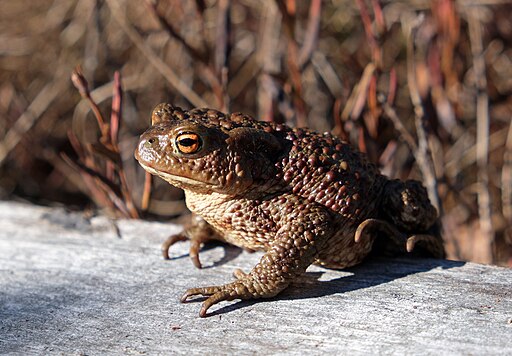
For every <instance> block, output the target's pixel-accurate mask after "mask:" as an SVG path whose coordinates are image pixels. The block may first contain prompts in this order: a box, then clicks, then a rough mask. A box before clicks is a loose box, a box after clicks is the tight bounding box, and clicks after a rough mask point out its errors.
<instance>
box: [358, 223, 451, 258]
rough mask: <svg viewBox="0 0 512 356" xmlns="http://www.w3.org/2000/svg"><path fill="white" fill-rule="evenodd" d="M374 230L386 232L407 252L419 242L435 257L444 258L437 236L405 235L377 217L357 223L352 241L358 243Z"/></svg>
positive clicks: (441, 245) (440, 241)
mask: <svg viewBox="0 0 512 356" xmlns="http://www.w3.org/2000/svg"><path fill="white" fill-rule="evenodd" d="M376 231H380V232H382V233H384V234H386V235H387V236H388V237H389V238H391V239H392V240H393V241H395V242H396V243H397V244H398V245H399V246H401V247H405V250H406V251H407V252H412V251H413V250H414V247H415V246H416V244H417V243H418V242H419V245H420V246H422V247H423V248H424V249H426V250H427V251H428V252H429V253H430V254H431V255H432V256H434V257H437V258H444V256H445V255H444V248H443V243H442V240H441V239H440V238H439V237H437V236H435V235H430V234H416V235H411V236H407V235H405V234H404V233H402V232H400V231H399V230H398V229H397V228H396V227H394V226H393V225H391V224H390V223H388V222H387V221H384V220H379V219H366V220H365V221H363V222H362V223H361V224H359V226H358V227H357V230H356V233H355V235H354V241H355V242H356V243H358V242H360V241H361V240H362V239H363V238H370V236H371V235H372V232H376Z"/></svg>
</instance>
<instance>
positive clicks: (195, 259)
mask: <svg viewBox="0 0 512 356" xmlns="http://www.w3.org/2000/svg"><path fill="white" fill-rule="evenodd" d="M186 240H188V237H187V236H186V235H185V234H177V235H171V236H169V238H168V239H167V240H165V242H164V243H163V244H162V256H163V257H164V259H165V260H169V259H170V258H169V249H170V248H171V246H172V245H174V244H175V243H176V242H181V241H186ZM201 243H202V241H201V240H198V239H191V240H190V250H189V256H190V259H191V260H192V263H193V264H194V266H196V268H199V269H201V268H202V265H201V261H199V250H200V249H201Z"/></svg>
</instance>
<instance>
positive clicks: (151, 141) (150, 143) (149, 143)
mask: <svg viewBox="0 0 512 356" xmlns="http://www.w3.org/2000/svg"><path fill="white" fill-rule="evenodd" d="M156 144H158V139H157V138H156V137H151V138H149V139H148V140H146V141H145V142H144V147H146V148H151V147H152V146H154V145H156Z"/></svg>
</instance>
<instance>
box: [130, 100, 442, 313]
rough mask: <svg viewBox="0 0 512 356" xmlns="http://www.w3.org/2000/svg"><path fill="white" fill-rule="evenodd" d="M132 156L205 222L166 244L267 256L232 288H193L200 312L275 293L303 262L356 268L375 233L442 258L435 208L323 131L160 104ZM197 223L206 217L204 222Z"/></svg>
mask: <svg viewBox="0 0 512 356" xmlns="http://www.w3.org/2000/svg"><path fill="white" fill-rule="evenodd" d="M135 157H136V158H137V160H138V161H139V163H140V164H141V165H142V167H144V169H145V170H147V171H148V172H150V173H152V174H155V175H158V176H159V177H161V178H163V179H165V180H166V181H168V182H169V183H170V184H172V185H174V186H176V187H179V188H181V189H183V190H184V191H185V197H186V204H187V206H188V207H189V209H190V210H191V211H192V212H193V213H195V214H196V215H197V216H199V217H201V218H202V219H197V220H196V223H195V225H193V226H191V227H190V228H188V229H186V230H185V231H184V232H183V233H182V234H180V235H176V236H172V237H171V238H170V239H169V240H168V242H167V243H166V244H164V254H166V253H167V250H168V248H169V247H170V246H171V245H172V244H173V243H175V242H176V241H181V240H185V239H190V240H191V248H190V255H191V257H192V260H193V261H194V264H195V265H196V266H197V267H200V263H199V258H198V251H199V248H200V246H201V244H202V243H203V242H205V241H207V240H211V239H215V240H221V241H226V242H228V243H231V244H234V245H237V246H240V247H243V248H248V249H251V250H264V251H265V252H266V253H265V255H264V256H263V257H262V258H261V260H260V262H259V263H258V264H257V265H256V266H255V267H254V268H253V269H252V271H251V272H250V273H247V274H246V273H243V272H242V271H240V270H237V271H235V277H236V280H235V281H234V282H231V283H228V284H225V285H221V286H212V287H204V288H192V289H189V290H188V291H187V292H186V293H185V295H184V296H183V297H182V301H186V300H187V299H188V298H189V297H191V296H194V295H202V296H207V297H208V298H207V299H206V300H205V301H204V303H203V305H202V308H201V311H200V315H201V316H205V315H206V312H207V310H208V308H210V307H211V306H212V305H214V304H216V303H218V302H220V301H223V300H233V299H253V298H266V297H272V296H275V295H276V294H278V293H279V292H281V291H282V290H283V289H285V288H286V287H287V286H288V285H289V284H290V282H291V281H292V280H293V279H294V278H296V277H297V276H298V275H300V274H302V273H304V272H305V270H306V268H307V267H308V266H309V265H311V264H313V263H314V264H319V265H322V266H325V267H329V268H345V267H349V266H353V265H355V264H357V263H359V262H361V261H362V260H363V259H364V258H365V257H366V256H367V255H368V253H369V252H370V251H371V249H372V244H373V241H374V239H375V236H376V235H377V233H384V234H385V235H388V236H389V237H390V238H391V240H393V241H394V242H395V243H396V244H395V245H396V246H397V249H402V250H404V251H405V250H406V249H407V251H410V250H412V248H413V246H414V243H415V242H416V241H419V240H421V241H422V242H421V243H420V244H422V245H423V246H422V247H423V248H425V249H426V250H427V251H428V252H430V253H431V254H433V255H434V256H438V257H442V256H443V248H442V240H441V238H440V236H439V234H436V236H434V235H429V230H434V229H435V222H436V220H437V212H436V210H435V208H434V207H433V206H432V205H431V204H430V201H429V200H428V197H427V193H426V190H425V188H423V186H422V185H421V184H420V183H419V182H416V181H412V180H409V181H406V182H401V181H398V180H389V179H388V178H386V177H384V176H383V175H381V174H380V173H379V171H378V170H377V168H376V167H375V166H374V165H373V164H371V163H369V162H368V161H367V159H366V158H365V157H364V155H362V154H360V153H359V152H357V151H355V150H354V149H353V148H352V147H351V146H350V145H349V144H347V143H345V142H343V141H341V140H340V139H338V138H336V137H334V136H332V135H330V134H327V133H326V134H318V133H315V132H313V131H310V130H307V129H292V128H289V127H287V126H284V125H279V124H274V123H269V122H260V121H256V120H254V119H252V118H251V117H249V116H246V115H243V114H240V113H235V114H231V115H226V114H223V113H220V112H218V111H215V110H208V109H195V110H191V111H185V110H182V109H180V108H178V107H173V106H172V105H169V104H160V105H158V106H157V107H156V108H155V109H154V111H153V113H152V126H151V127H150V128H149V129H148V130H147V131H146V132H145V133H144V134H142V136H141V138H140V142H139V145H138V148H137V150H136V152H135ZM203 219H204V220H203Z"/></svg>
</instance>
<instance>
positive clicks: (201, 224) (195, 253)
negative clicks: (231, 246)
mask: <svg viewBox="0 0 512 356" xmlns="http://www.w3.org/2000/svg"><path fill="white" fill-rule="evenodd" d="M185 240H190V250H189V255H190V259H191V260H192V263H193V264H194V266H196V267H197V268H201V267H202V266H201V261H200V260H199V250H200V249H201V245H202V244H203V243H205V242H207V241H211V240H217V241H223V238H222V237H221V236H220V235H219V233H218V232H217V231H215V229H214V228H213V227H212V226H211V225H210V224H208V223H207V222H206V221H205V220H204V219H203V218H201V217H199V216H192V220H191V221H190V222H189V223H188V224H187V225H186V226H185V228H184V229H183V231H182V232H181V233H179V234H176V235H171V236H169V238H167V240H165V242H164V243H163V244H162V255H163V257H164V258H165V259H166V260H168V259H169V249H170V248H171V246H172V245H174V244H175V243H176V242H179V241H185Z"/></svg>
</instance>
